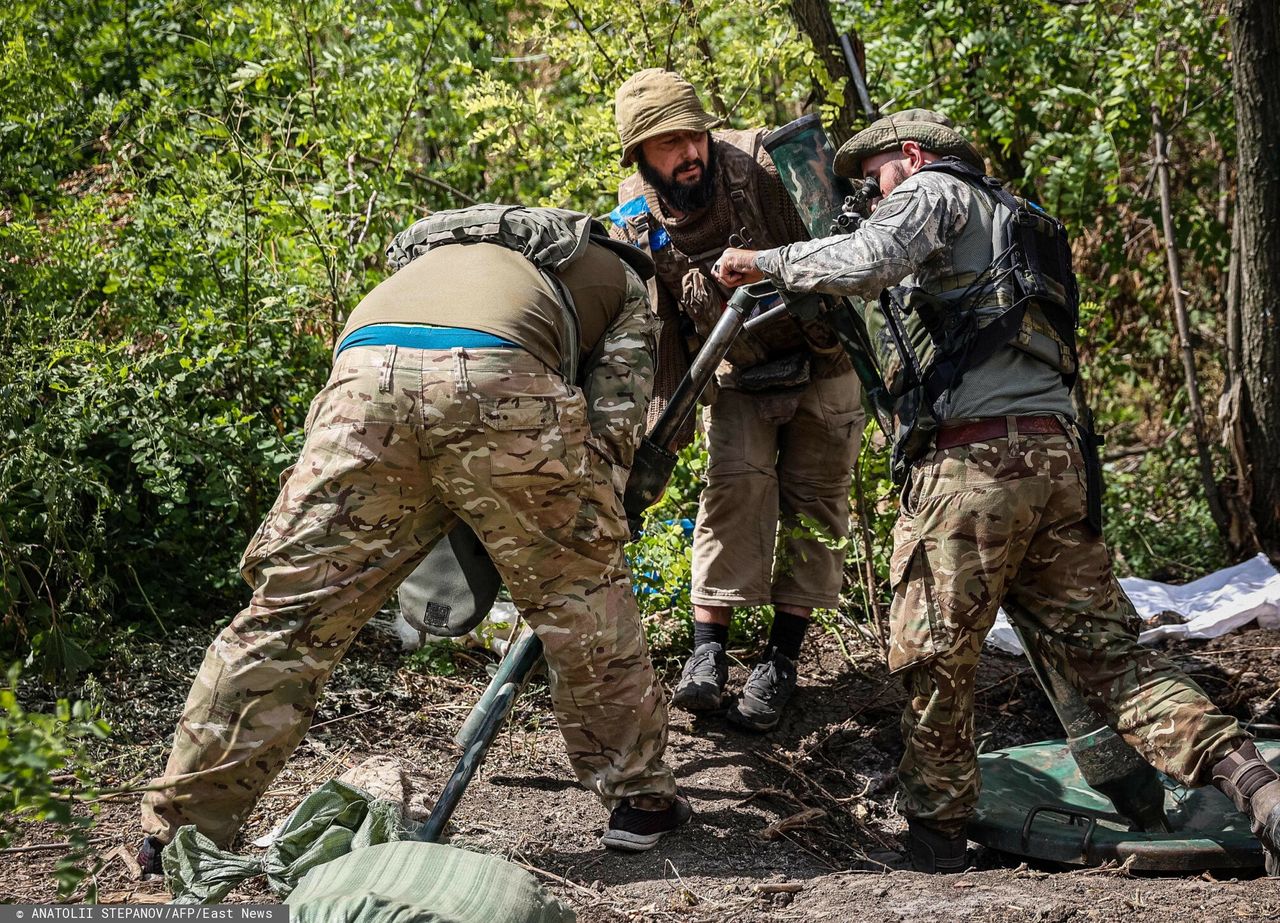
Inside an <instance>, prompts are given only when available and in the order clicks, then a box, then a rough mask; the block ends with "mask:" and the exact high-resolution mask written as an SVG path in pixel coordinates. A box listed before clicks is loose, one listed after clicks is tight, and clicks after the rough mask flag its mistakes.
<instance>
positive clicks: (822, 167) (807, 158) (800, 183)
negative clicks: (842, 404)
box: [764, 115, 893, 435]
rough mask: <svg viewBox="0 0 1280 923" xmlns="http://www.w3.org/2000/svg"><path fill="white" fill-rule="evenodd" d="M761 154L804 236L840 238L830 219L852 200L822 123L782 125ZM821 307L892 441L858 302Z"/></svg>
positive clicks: (809, 118)
mask: <svg viewBox="0 0 1280 923" xmlns="http://www.w3.org/2000/svg"><path fill="white" fill-rule="evenodd" d="M764 148H765V150H766V151H768V152H769V156H770V157H771V158H773V163H774V166H776V167H777V168H778V176H779V178H780V179H781V180H782V184H783V185H784V186H785V187H786V189H787V194H788V195H790V196H791V201H792V203H793V204H794V205H795V207H796V211H798V212H799V213H800V218H801V220H803V221H804V226H805V228H806V229H807V230H808V231H809V234H810V236H812V237H815V238H817V237H830V236H831V235H833V234H840V233H845V230H844V229H842V228H841V227H840V226H839V225H838V224H837V222H836V219H837V218H839V217H840V214H841V210H842V208H843V206H844V202H845V199H846V198H847V197H849V196H851V195H853V194H854V189H853V184H852V183H850V182H849V180H847V179H845V178H844V177H841V176H836V174H835V170H834V169H833V164H834V162H835V157H834V155H833V153H832V151H831V144H830V142H828V141H827V134H826V132H825V131H823V129H822V120H821V119H820V118H819V117H818V116H816V115H806V116H803V117H801V118H798V119H796V120H795V121H794V122H788V123H787V124H786V125H783V126H782V127H781V128H779V129H777V130H775V131H772V132H770V133H769V134H768V135H766V136H765V139H764ZM785 297H786V296H785V295H784V298H785ZM824 301H826V302H827V304H828V305H829V307H828V310H827V311H826V312H825V313H824V314H822V316H821V319H822V320H823V322H825V323H826V324H827V326H828V327H830V328H831V329H832V331H833V332H834V333H835V334H836V336H837V338H838V339H839V340H840V345H841V346H843V347H844V351H845V352H846V353H848V355H849V359H850V361H851V362H852V363H853V370H854V372H856V373H857V375H858V379H859V380H860V381H861V382H862V387H863V392H864V394H865V396H866V400H867V402H868V403H869V404H870V406H871V410H872V411H873V412H874V413H875V416H876V419H877V421H878V422H879V424H880V428H881V430H883V431H884V432H885V434H886V435H892V433H893V429H892V420H893V404H892V401H891V400H890V398H889V393H888V391H887V390H886V389H885V386H884V380H883V379H882V378H881V375H880V369H879V368H878V367H877V365H876V362H875V359H874V358H873V357H874V353H873V352H872V349H871V337H870V335H869V334H868V333H867V328H866V324H865V322H864V321H863V320H862V316H861V314H860V313H859V311H860V308H861V302H858V303H857V304H856V305H855V304H854V299H848V298H839V299H824Z"/></svg>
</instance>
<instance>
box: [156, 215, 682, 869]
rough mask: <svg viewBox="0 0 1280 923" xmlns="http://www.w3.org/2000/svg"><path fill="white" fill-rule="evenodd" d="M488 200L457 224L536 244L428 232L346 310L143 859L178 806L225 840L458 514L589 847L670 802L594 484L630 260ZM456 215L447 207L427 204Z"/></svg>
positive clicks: (646, 350) (631, 274) (625, 436)
mask: <svg viewBox="0 0 1280 923" xmlns="http://www.w3.org/2000/svg"><path fill="white" fill-rule="evenodd" d="M489 208H490V209H491V210H490V211H488V212H485V211H483V210H481V211H479V212H478V214H479V215H480V221H479V224H483V223H484V222H485V221H486V220H488V219H490V218H494V215H495V214H499V213H500V215H501V217H500V219H499V218H494V220H493V223H492V225H491V227H492V228H497V227H498V226H499V222H509V223H510V224H511V225H512V226H515V227H524V225H521V224H520V222H521V221H530V222H532V223H531V224H530V226H531V227H534V228H535V230H537V229H541V230H542V231H545V232H546V234H544V235H543V236H544V238H545V237H552V238H555V239H553V240H552V241H551V245H550V246H549V247H544V248H543V251H549V252H552V254H553V256H554V257H555V260H554V262H552V263H551V264H550V265H549V268H542V266H541V264H539V265H535V262H533V261H531V257H530V256H529V254H528V253H526V252H518V251H517V250H515V249H512V248H511V247H509V246H507V245H504V244H502V243H495V242H490V241H489V240H487V239H481V240H475V241H469V242H467V243H458V244H454V245H448V246H432V247H430V248H427V249H425V252H422V253H421V255H416V253H415V254H409V255H410V256H414V255H416V258H414V259H413V261H412V262H410V263H409V264H408V265H407V266H405V267H404V268H403V269H400V271H398V272H396V273H395V274H394V275H392V276H391V277H390V278H389V279H387V280H386V281H384V282H383V283H382V284H381V285H379V286H378V287H377V288H375V289H374V290H373V291H372V292H371V293H370V294H369V295H368V296H367V297H366V298H365V299H364V300H363V301H362V302H361V303H360V305H359V306H358V307H357V308H356V309H355V311H354V312H353V313H352V315H351V317H350V319H349V320H348V323H347V327H346V330H345V331H344V333H343V336H342V337H340V339H339V346H338V348H337V351H336V354H335V361H334V366H333V371H332V373H331V375H330V377H329V382H328V384H327V385H326V386H325V387H324V389H323V390H322V391H321V392H320V393H319V394H318V395H317V396H316V398H315V400H314V401H313V402H312V405H311V409H310V413H309V415H308V418H307V422H306V440H305V443H304V445H303V448H302V452H301V455H300V457H299V459H298V461H297V463H296V464H295V465H294V466H293V467H291V468H290V469H288V470H287V471H286V472H285V473H284V475H283V476H282V478H281V483H282V486H281V490H280V495H279V497H278V499H277V500H276V503H275V505H274V507H273V508H272V510H271V512H270V513H269V514H268V515H267V518H266V520H265V521H264V522H263V523H262V526H261V528H259V529H258V532H257V534H256V535H254V537H253V539H252V540H251V541H250V542H249V546H248V548H247V549H246V551H245V553H244V558H243V561H242V572H243V574H244V577H245V579H246V580H247V581H248V583H249V584H250V586H252V587H253V597H252V599H251V601H250V603H249V605H248V607H247V608H246V609H245V610H244V611H242V612H241V613H240V614H239V615H238V616H236V618H235V619H234V620H232V622H231V624H230V625H229V626H228V627H227V628H226V629H225V630H223V631H222V633H221V634H220V635H219V636H218V637H217V638H216V639H215V640H214V642H213V644H212V646H211V647H210V648H209V650H208V653H207V654H206V656H205V660H204V664H203V665H202V666H201V668H200V672H199V674H198V675H197V677H196V680H195V684H194V685H193V687H192V690H191V693H190V696H189V697H188V700H187V704H186V707H185V709H184V711H183V714H182V718H181V720H180V721H179V723H178V728H177V733H176V736H175V739H174V745H173V751H172V754H171V755H170V758H169V763H168V766H167V768H166V771H165V775H164V777H163V778H161V779H159V780H157V783H158V785H159V786H160V787H159V788H158V790H155V791H152V792H150V793H149V794H148V795H147V796H146V798H145V799H144V802H143V814H142V826H143V830H144V832H145V833H146V834H149V836H148V838H147V840H146V841H145V843H144V847H143V853H142V855H141V856H140V861H141V862H142V864H143V865H144V867H146V868H148V869H149V870H152V871H154V870H155V869H156V866H157V865H158V860H159V850H160V848H161V847H162V846H163V844H165V843H167V842H168V841H169V840H170V839H171V838H172V836H173V833H174V832H175V831H176V830H177V828H178V827H180V826H182V825H185V824H194V825H195V826H196V827H197V828H199V830H200V831H201V832H202V833H204V834H206V835H207V836H209V837H210V838H211V839H213V840H214V841H215V842H216V843H218V844H220V845H225V844H228V843H229V842H230V841H231V840H232V839H233V838H234V837H235V835H236V832H237V831H238V830H239V829H240V826H241V824H242V823H243V822H244V819H245V817H246V815H247V814H248V812H249V810H250V809H251V808H252V806H253V804H254V803H255V801H256V800H257V799H258V797H259V796H260V795H261V793H262V792H263V791H264V790H265V789H266V788H267V786H268V785H269V784H270V783H271V781H272V779H273V778H275V776H276V775H277V773H279V771H280V769H281V767H282V766H283V765H284V763H285V761H286V760H287V759H288V758H289V755H290V754H291V753H292V752H293V750H294V749H295V748H296V747H297V745H298V743H299V742H300V741H301V740H302V738H303V736H304V735H305V734H306V732H307V728H308V726H309V725H310V723H311V720H312V717H313V716H314V714H315V710H316V701H317V699H318V698H319V696H320V693H321V690H322V689H323V687H324V684H325V681H326V680H327V679H328V677H329V675H330V673H331V672H332V671H333V668H334V666H335V665H336V664H337V663H338V661H339V660H340V659H341V657H342V655H343V653H344V652H345V651H346V649H347V647H348V646H349V645H350V643H351V641H352V639H353V638H354V637H355V635H356V632H357V631H358V630H359V629H360V628H361V626H363V625H364V624H365V622H367V621H368V620H369V618H370V617H371V616H372V615H373V614H374V613H375V612H377V611H378V609H379V608H380V607H381V606H382V604H383V602H384V601H385V600H386V599H387V597H388V596H389V595H390V594H391V593H392V592H393V591H394V590H395V588H396V586H397V585H398V584H399V583H400V581H402V580H403V579H404V578H405V577H406V576H407V575H408V574H409V573H410V572H412V571H413V569H414V568H415V566H416V565H417V563H418V562H419V561H420V560H421V559H422V557H423V556H424V555H425V554H426V553H427V551H428V550H429V549H430V548H431V547H432V545H433V544H434V543H435V542H437V541H438V540H439V539H440V538H441V536H442V535H443V534H444V533H445V532H446V531H447V530H448V528H449V527H450V526H451V525H452V524H454V523H456V522H458V521H460V520H461V521H464V522H466V523H467V524H468V525H469V526H471V527H472V529H473V530H474V531H475V532H476V534H477V535H478V536H479V537H480V539H481V541H482V542H483V544H484V546H485V548H486V549H487V550H488V552H489V554H490V556H491V557H492V559H493V561H494V563H495V565H496V566H497V569H498V571H499V573H500V574H501V575H502V578H503V580H504V582H505V583H506V586H507V587H508V588H509V590H510V592H511V597H512V599H513V601H514V602H515V604H516V605H517V607H519V609H520V611H521V614H522V615H523V617H524V618H525V619H526V620H527V621H528V623H529V624H530V625H531V626H532V627H533V628H534V630H535V631H536V632H537V634H538V636H539V637H540V638H541V640H542V642H543V645H544V649H545V655H546V663H547V668H548V674H549V677H550V685H551V695H552V701H553V705H554V709H555V715H556V720H557V722H558V723H559V725H560V729H561V731H562V733H563V734H564V739H565V745H566V748H567V750H568V755H569V759H570V762H571V763H572V765H573V768H574V770H575V772H576V773H577V776H578V779H579V780H580V781H581V783H582V784H583V785H584V786H586V787H587V788H588V789H589V790H591V791H593V792H594V793H595V794H597V795H598V796H599V797H600V799H601V800H602V801H603V802H604V804H605V806H606V807H607V808H610V809H612V813H611V815H610V820H609V828H608V831H607V832H606V834H605V837H604V842H605V844H606V845H612V846H618V847H621V848H624V849H631V850H638V849H647V848H649V847H650V846H652V845H653V844H654V843H655V842H656V841H657V839H658V837H659V836H661V835H662V834H663V833H665V832H667V831H669V830H672V829H674V828H675V827H677V826H679V825H680V824H682V823H684V822H685V821H687V820H688V818H689V815H690V811H689V808H688V804H687V802H686V801H685V800H684V799H683V798H681V797H679V796H678V795H677V792H676V785H675V781H674V779H673V776H672V773H671V770H670V769H669V768H668V767H667V766H666V765H665V764H664V763H663V760H662V756H663V750H664V748H665V746H666V734H667V731H666V725H667V715H666V705H665V702H664V701H663V695H662V691H661V686H660V685H659V683H658V682H657V680H656V678H655V676H654V672H653V667H652V664H651V663H650V659H649V652H648V649H647V647H646V643H645V636H644V631H643V628H642V625H641V622H640V617H639V613H638V610H637V607H636V603H635V600H634V597H633V595H632V591H631V579H630V572H629V570H628V567H627V563H626V559H625V557H624V556H623V544H624V542H625V541H626V539H627V537H628V529H627V520H626V516H625V514H624V512H623V509H622V504H621V499H620V495H619V490H618V483H619V482H620V481H625V477H624V475H625V471H626V469H628V468H629V466H630V464H631V460H632V456H633V452H634V448H635V445H636V443H637V441H638V440H639V439H640V437H641V435H642V434H643V430H644V420H645V413H646V408H647V406H648V402H649V391H650V380H651V377H652V374H653V341H654V334H655V330H656V323H655V319H654V317H653V315H652V313H651V311H650V308H649V300H648V294H647V292H646V290H645V287H644V283H643V282H642V280H641V277H640V275H638V274H637V271H636V269H633V268H632V266H633V265H634V266H635V267H637V268H639V269H640V270H641V271H645V269H646V264H648V260H647V258H646V257H644V255H643V254H641V253H639V252H638V251H635V250H634V249H633V248H629V247H627V246H626V245H623V244H619V243H617V242H615V241H612V240H610V239H609V238H608V237H607V235H605V233H604V229H603V228H602V227H601V226H600V225H599V224H597V223H595V222H594V221H591V220H590V219H588V218H587V216H585V215H580V214H577V213H573V212H564V211H560V210H552V209H498V211H497V212H495V211H492V209H496V208H497V207H489ZM458 214H463V215H468V214H471V212H470V210H463V212H459V213H447V212H446V213H438V214H437V215H436V216H432V219H427V220H434V219H436V218H446V217H449V216H451V215H458ZM468 220H470V219H468ZM501 226H502V227H503V228H504V229H505V228H506V227H507V224H506V223H503V224H501ZM486 230H488V229H486ZM557 235H558V236H557ZM532 240H533V245H537V244H538V239H537V235H536V234H535V235H534V237H533V238H532ZM545 242H546V241H545V240H544V241H543V243H545ZM556 247H559V248H560V249H559V250H558V251H557V250H556V249H555V248H556ZM615 251H616V252H615ZM389 252H390V251H389ZM400 252H401V254H402V255H403V249H401V250H400ZM619 254H621V256H622V257H623V258H622V259H620V258H619ZM535 255H538V254H535ZM405 258H407V256H406V257H405ZM624 260H626V262H624ZM628 263H630V264H631V265H628ZM648 271H650V272H651V271H652V268H651V265H650V266H648ZM564 293H567V294H568V295H569V296H571V298H570V299H565V298H563V294H564ZM570 300H571V302H572V308H571V312H572V313H570V309H567V308H566V304H567V303H568V301H570ZM574 315H576V321H575V317H574ZM461 324H465V326H460V325H461ZM572 342H576V343H577V346H578V350H577V352H578V354H577V355H572V356H567V355H566V348H565V345H564V344H566V343H572ZM579 360H581V364H582V368H581V372H580V374H579V375H577V376H576V380H575V379H574V378H573V377H570V378H568V379H566V377H565V375H564V372H563V369H564V368H565V367H566V366H572V365H575V364H578V362H579Z"/></svg>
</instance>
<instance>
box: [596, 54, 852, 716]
mask: <svg viewBox="0 0 1280 923" xmlns="http://www.w3.org/2000/svg"><path fill="white" fill-rule="evenodd" d="M616 114H617V126H618V134H619V136H620V138H621V141H622V148H623V154H622V164H623V166H624V167H625V166H631V165H633V164H634V165H636V166H638V172H637V173H636V174H635V175H633V176H631V177H630V178H629V179H627V180H626V181H625V182H624V183H623V184H622V186H621V188H620V189H619V190H618V199H619V201H620V202H621V203H622V204H621V205H620V206H619V207H618V209H617V210H616V211H615V212H614V213H613V215H612V218H613V220H614V224H615V231H614V233H615V234H616V236H619V237H620V238H623V239H626V240H628V241H630V242H631V243H633V244H635V245H636V246H639V247H642V248H643V249H645V250H647V251H649V252H651V253H652V255H653V258H654V261H655V263H656V265H657V276H656V278H655V279H654V282H653V283H652V285H653V295H654V298H655V304H656V307H657V312H658V316H659V317H660V318H661V320H662V329H661V333H660V338H659V347H658V350H659V360H658V376H659V378H658V381H657V384H656V385H655V388H654V407H653V409H652V410H651V415H652V414H654V413H656V412H657V411H659V410H661V407H662V405H663V401H664V399H665V398H666V397H668V396H669V395H670V394H671V392H672V391H673V390H674V385H675V383H676V382H678V381H679V379H680V376H681V373H682V371H683V370H684V369H685V368H687V366H688V362H689V358H690V356H692V354H693V353H695V352H696V351H697V349H698V347H699V345H700V343H701V341H702V339H703V338H704V337H706V335H707V334H708V333H709V332H710V331H711V329H712V327H713V326H714V325H715V323H716V321H717V319H718V318H719V315H720V313H721V311H722V310H723V309H724V305H725V297H726V296H725V291H724V289H723V288H721V287H720V286H719V285H718V284H717V283H716V282H715V280H714V279H713V278H712V275H711V267H712V265H713V264H714V262H715V260H716V259H717V257H719V255H720V253H721V252H722V251H723V250H724V248H725V247H727V246H728V245H729V243H730V239H731V237H735V236H736V237H739V238H746V239H750V240H752V241H753V242H754V243H755V244H757V245H759V246H779V245H781V244H785V243H788V242H790V241H794V240H803V239H805V238H806V237H807V236H808V235H807V234H806V233H805V230H804V225H803V222H802V221H801V219H800V216H799V215H798V214H797V213H796V210H795V207H794V206H793V205H792V204H791V200H790V198H789V197H788V195H787V192H786V189H785V187H784V186H783V184H782V182H781V180H780V179H779V177H778V173H777V169H776V167H775V166H774V164H773V161H772V160H771V159H770V157H769V155H768V154H767V153H766V152H765V151H764V149H763V145H762V140H763V137H764V135H765V134H766V132H765V130H764V129H755V130H749V131H724V130H721V131H714V132H713V131H712V130H711V129H714V128H716V127H717V126H719V124H720V121H719V120H718V119H715V118H713V117H711V116H710V115H708V114H707V112H706V111H705V110H704V109H703V108H702V104H701V103H700V102H699V100H698V95H697V92H696V91H695V90H694V88H693V87H692V86H691V85H690V84H689V83H688V82H687V81H685V80H684V79H682V78H681V77H680V76H678V75H677V74H674V73H672V72H670V71H666V70H661V69H658V68H651V69H648V70H643V71H640V72H639V73H637V74H635V75H634V76H632V77H631V78H630V79H629V80H627V81H626V82H625V83H624V84H623V85H622V86H621V87H620V88H619V89H618V94H617V113H616ZM716 383H717V385H718V388H713V389H708V394H709V395H710V399H709V400H708V404H709V406H708V407H707V408H706V409H705V412H704V414H703V423H704V428H705V431H706V438H707V452H708V456H709V458H708V466H707V474H706V485H705V487H704V488H703V490H702V493H701V495H700V497H699V501H698V518H697V523H696V525H695V528H694V535H693V586H692V592H691V599H692V602H693V610H694V651H693V654H692V656H690V658H689V660H688V661H687V662H686V664H685V668H684V673H683V675H682V676H681V678H680V682H679V683H678V685H677V686H676V689H675V692H674V694H673V696H672V704H673V705H676V706H678V707H680V708H684V709H687V710H690V711H711V710H715V709H718V708H720V706H721V701H722V695H723V691H724V686H725V683H726V680H727V677H728V658H727V655H726V653H725V648H726V646H727V643H728V637H729V624H730V619H731V617H732V614H733V609H734V607H735V606H768V605H772V606H773V609H774V621H773V629H772V631H771V634H770V637H769V644H768V646H767V649H766V651H765V654H764V657H763V658H762V659H761V661H760V663H759V664H758V665H757V666H756V667H755V668H754V669H753V670H752V671H751V675H750V676H749V678H748V679H747V682H746V684H745V686H744V687H743V692H742V695H741V696H740V697H739V699H738V700H737V702H736V703H735V705H734V707H733V709H732V710H731V711H730V712H729V719H730V720H731V721H733V722H734V723H735V724H738V725H740V726H742V727H746V728H749V729H751V730H758V731H763V730H768V729H769V728H772V727H773V726H774V725H775V724H777V722H778V720H779V718H780V716H781V713H782V709H783V707H784V706H785V704H786V702H787V700H788V699H789V698H790V696H791V694H792V691H793V690H794V689H795V683H796V670H795V661H796V659H797V658H798V656H799V653H800V648H801V643H802V640H803V638H804V633H805V630H806V628H807V626H808V624H809V618H810V615H811V613H812V612H813V610H814V609H815V608H831V607H834V606H835V605H837V603H838V602H839V598H840V588H841V583H842V578H843V573H844V570H843V563H844V561H843V554H842V553H841V551H840V550H839V547H838V546H839V545H840V544H842V541H841V540H843V539H844V538H845V537H846V536H847V535H848V533H849V476H850V469H851V467H852V465H853V462H854V460H855V458H856V456H857V451H858V446H859V444H860V441H861V437H862V429H863V425H864V423H865V415H864V413H863V410H862V404H861V391H860V386H859V383H858V380H857V378H856V377H855V376H854V374H853V371H852V367H851V365H850V364H849V361H848V359H847V358H846V357H845V356H844V354H843V352H842V350H841V349H840V346H839V344H838V343H837V341H836V340H835V338H834V337H833V336H832V335H831V333H830V331H828V330H826V329H825V328H824V327H823V326H822V325H821V324H811V325H803V326H802V325H801V324H798V323H797V322H796V321H794V320H793V319H791V318H790V317H789V316H787V315H786V314H785V312H782V316H779V317H777V318H776V322H775V323H773V324H772V325H765V326H764V327H762V328H760V329H758V330H747V331H744V332H743V333H741V334H739V336H738V338H737V339H736V340H735V341H734V343H733V345H732V347H731V348H730V350H729V353H728V356H727V360H726V361H725V362H724V363H722V365H721V368H720V370H719V371H718V373H717V376H716ZM686 435H687V436H691V435H692V432H691V431H690V432H689V433H688V434H686ZM780 524H781V530H779V525H780Z"/></svg>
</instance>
